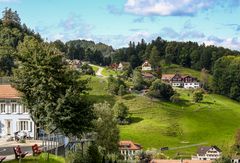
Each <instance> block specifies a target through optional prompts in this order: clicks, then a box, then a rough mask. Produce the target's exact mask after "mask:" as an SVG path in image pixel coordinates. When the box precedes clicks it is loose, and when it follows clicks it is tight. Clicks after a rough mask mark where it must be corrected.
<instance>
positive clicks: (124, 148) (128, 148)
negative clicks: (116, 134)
mask: <svg viewBox="0 0 240 163" xmlns="http://www.w3.org/2000/svg"><path fill="white" fill-rule="evenodd" d="M141 149H142V147H141V146H140V145H139V144H135V143H133V142H132V141H120V142H119V150H120V153H121V155H122V156H123V157H124V160H135V157H136V155H137V154H138V152H140V151H141Z"/></svg>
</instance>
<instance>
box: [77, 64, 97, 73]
mask: <svg viewBox="0 0 240 163" xmlns="http://www.w3.org/2000/svg"><path fill="white" fill-rule="evenodd" d="M80 71H81V73H82V74H84V75H95V72H94V70H93V68H92V67H91V66H89V65H88V64H84V65H82V67H81V68H80Z"/></svg>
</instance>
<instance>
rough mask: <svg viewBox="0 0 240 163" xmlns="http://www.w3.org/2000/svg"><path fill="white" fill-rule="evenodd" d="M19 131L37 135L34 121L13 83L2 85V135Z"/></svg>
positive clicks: (0, 109)
mask: <svg viewBox="0 0 240 163" xmlns="http://www.w3.org/2000/svg"><path fill="white" fill-rule="evenodd" d="M17 131H24V132H26V133H27V135H28V136H29V137H35V125H34V122H33V120H32V119H31V117H30V115H29V113H28V110H27V108H25V107H24V106H23V105H22V104H21V103H20V97H19V93H18V92H17V90H16V89H14V88H13V87H12V86H11V85H7V84H6V85H0V137H11V136H14V133H15V132H17Z"/></svg>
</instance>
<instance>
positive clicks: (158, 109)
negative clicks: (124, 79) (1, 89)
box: [90, 77, 240, 157]
mask: <svg viewBox="0 0 240 163" xmlns="http://www.w3.org/2000/svg"><path fill="white" fill-rule="evenodd" d="M91 78H92V80H91V81H92V82H91V83H90V87H92V88H93V89H92V91H91V92H90V96H91V97H92V98H94V99H96V102H101V101H109V102H110V104H112V105H113V104H114V103H115V102H116V101H122V102H123V103H124V104H126V105H127V106H128V107H129V109H130V112H131V116H132V121H133V123H131V124H130V125H124V126H120V130H121V133H120V136H121V140H133V141H134V142H136V143H139V144H141V145H142V146H143V147H144V149H149V148H160V147H165V146H168V147H170V148H173V147H182V146H186V145H192V144H202V143H206V145H218V146H219V147H220V148H221V149H223V151H224V152H227V151H228V150H229V147H230V146H231V144H232V143H233V141H234V134H235V131H236V130H237V129H238V128H239V127H240V125H239V124H240V103H237V102H235V101H233V100H230V99H229V98H226V97H224V96H220V95H216V94H205V95H204V100H203V101H202V102H201V103H199V104H195V103H192V100H191V99H192V92H191V91H187V90H181V89H179V90H177V91H178V92H179V93H180V94H181V100H182V102H181V103H180V104H172V103H170V102H165V101H158V100H152V99H150V98H148V97H145V96H140V95H136V94H131V95H125V96H124V97H122V98H121V97H113V96H109V95H108V94H107V92H106V84H107V82H106V79H99V78H97V77H91ZM196 149H197V146H196V147H191V148H183V149H179V150H170V151H167V152H166V154H167V155H169V156H171V157H175V154H176V153H177V152H180V153H182V154H184V155H186V156H187V157H190V156H191V155H192V154H194V153H195V152H196Z"/></svg>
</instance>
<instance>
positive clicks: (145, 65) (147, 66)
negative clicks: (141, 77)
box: [142, 61, 152, 71]
mask: <svg viewBox="0 0 240 163" xmlns="http://www.w3.org/2000/svg"><path fill="white" fill-rule="evenodd" d="M142 71H152V66H151V64H150V63H149V62H148V61H145V62H144V63H143V64H142Z"/></svg>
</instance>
